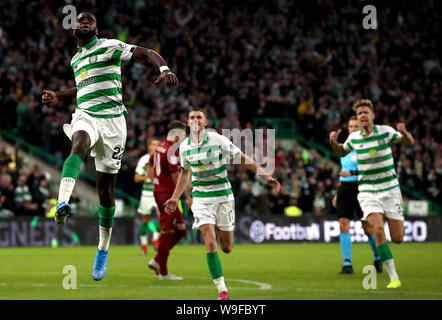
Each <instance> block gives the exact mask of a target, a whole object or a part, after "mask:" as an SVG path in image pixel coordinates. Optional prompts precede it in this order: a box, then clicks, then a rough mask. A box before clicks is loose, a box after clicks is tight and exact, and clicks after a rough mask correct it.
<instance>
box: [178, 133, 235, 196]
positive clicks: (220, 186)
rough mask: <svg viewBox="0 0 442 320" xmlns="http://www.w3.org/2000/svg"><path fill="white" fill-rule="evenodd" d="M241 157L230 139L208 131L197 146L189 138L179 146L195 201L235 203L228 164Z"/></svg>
mask: <svg viewBox="0 0 442 320" xmlns="http://www.w3.org/2000/svg"><path fill="white" fill-rule="evenodd" d="M240 153H241V150H240V149H239V148H238V147H236V146H235V145H234V144H233V143H232V142H231V141H230V140H229V139H227V138H226V137H224V136H222V135H220V134H218V133H216V132H209V131H207V130H206V131H205V135H204V138H203V139H202V141H201V142H200V143H199V144H198V145H196V144H194V143H193V142H192V141H191V138H190V137H189V138H187V139H185V140H184V141H183V142H181V144H180V163H181V166H182V167H183V168H184V169H185V170H188V169H189V168H190V169H191V171H192V187H193V190H192V197H193V198H194V201H197V202H200V203H213V202H221V201H227V200H233V199H234V196H233V192H232V186H231V185H230V181H229V177H228V176H227V163H228V159H229V158H234V157H236V156H238V155H239V154H240Z"/></svg>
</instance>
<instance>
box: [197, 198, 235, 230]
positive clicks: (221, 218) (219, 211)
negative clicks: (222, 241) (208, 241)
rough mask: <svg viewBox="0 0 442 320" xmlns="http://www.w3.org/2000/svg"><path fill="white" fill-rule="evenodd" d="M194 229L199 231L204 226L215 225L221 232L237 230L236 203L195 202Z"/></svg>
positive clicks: (231, 201)
mask: <svg viewBox="0 0 442 320" xmlns="http://www.w3.org/2000/svg"><path fill="white" fill-rule="evenodd" d="M192 212H193V217H194V220H195V221H194V223H193V225H192V229H199V227H201V226H202V225H204V224H214V225H215V226H216V227H217V228H218V229H219V230H222V231H233V229H234V228H235V201H234V200H228V201H225V202H215V203H198V201H195V199H194V200H193V204H192Z"/></svg>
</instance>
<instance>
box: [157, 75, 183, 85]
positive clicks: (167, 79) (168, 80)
mask: <svg viewBox="0 0 442 320" xmlns="http://www.w3.org/2000/svg"><path fill="white" fill-rule="evenodd" d="M177 83H178V79H177V77H176V75H175V74H174V73H172V72H170V71H164V72H163V73H162V74H160V75H159V76H158V78H157V80H155V85H157V86H158V85H167V86H176V85H177Z"/></svg>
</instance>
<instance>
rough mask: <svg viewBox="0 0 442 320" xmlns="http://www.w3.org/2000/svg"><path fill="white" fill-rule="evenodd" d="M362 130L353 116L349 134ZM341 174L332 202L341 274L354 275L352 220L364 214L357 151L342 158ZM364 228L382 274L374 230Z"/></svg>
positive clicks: (350, 121)
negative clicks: (342, 261)
mask: <svg viewBox="0 0 442 320" xmlns="http://www.w3.org/2000/svg"><path fill="white" fill-rule="evenodd" d="M359 130H361V127H360V126H359V122H358V119H357V118H356V116H352V117H351V118H350V120H349V121H348V133H349V134H351V133H353V132H355V131H359ZM341 166H342V167H341V172H339V182H340V185H339V188H338V191H337V193H336V195H335V197H334V198H333V200H332V203H333V205H334V206H335V207H336V211H337V214H338V222H339V231H340V232H341V233H340V235H339V243H340V245H341V252H342V257H343V258H344V266H343V267H342V269H341V271H340V272H339V274H353V273H354V271H353V265H352V254H351V252H352V242H351V236H350V232H349V231H350V220H353V219H354V218H355V217H357V218H358V219H361V218H362V216H363V214H362V210H361V206H360V205H359V202H358V193H359V191H358V161H357V155H356V151H354V150H353V151H352V152H350V153H349V154H347V155H346V156H345V157H342V158H341ZM362 228H363V229H364V233H365V234H366V235H367V237H368V243H369V244H370V247H371V249H372V251H373V255H374V266H375V267H376V272H379V273H380V272H382V262H381V260H380V257H379V255H378V252H377V250H376V239H375V237H374V234H373V229H372V228H371V227H370V225H369V224H368V223H367V221H362Z"/></svg>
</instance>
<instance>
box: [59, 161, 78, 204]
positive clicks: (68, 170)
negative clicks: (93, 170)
mask: <svg viewBox="0 0 442 320" xmlns="http://www.w3.org/2000/svg"><path fill="white" fill-rule="evenodd" d="M81 163H82V160H81V158H80V157H79V156H78V155H76V154H71V155H70V156H69V157H67V158H66V160H65V162H64V164H63V170H62V175H61V181H60V188H59V191H58V203H61V202H66V203H69V199H70V198H71V195H72V191H73V190H74V186H75V181H76V180H77V178H78V175H79V173H80V168H81Z"/></svg>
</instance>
